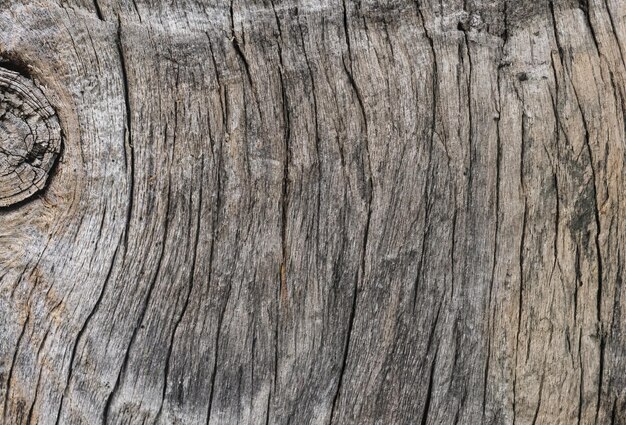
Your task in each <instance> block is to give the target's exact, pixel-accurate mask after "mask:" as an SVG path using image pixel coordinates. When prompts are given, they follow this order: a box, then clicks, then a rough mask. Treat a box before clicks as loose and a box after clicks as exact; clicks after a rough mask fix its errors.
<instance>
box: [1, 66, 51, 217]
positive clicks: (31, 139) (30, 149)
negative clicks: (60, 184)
mask: <svg viewBox="0 0 626 425" xmlns="http://www.w3.org/2000/svg"><path fill="white" fill-rule="evenodd" d="M0 128H1V129H2V132H0V207H7V206H10V205H14V204H16V203H18V202H21V201H23V200H25V199H27V198H28V197H30V196H31V195H32V194H33V193H35V192H38V191H39V190H41V189H43V188H44V186H45V184H46V182H47V181H48V175H49V173H50V171H51V170H52V167H53V166H54V164H55V161H56V158H57V156H58V154H59V152H60V151H61V127H60V126H59V122H58V120H57V117H56V115H55V113H54V111H53V110H52V107H51V106H50V104H49V103H48V102H47V100H46V98H45V97H44V95H43V93H42V92H41V90H39V88H37V87H36V86H35V85H34V84H33V83H32V82H31V81H30V80H28V79H27V78H24V77H23V76H21V75H20V74H19V73H17V72H13V71H10V70H8V69H5V68H2V67H0Z"/></svg>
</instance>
